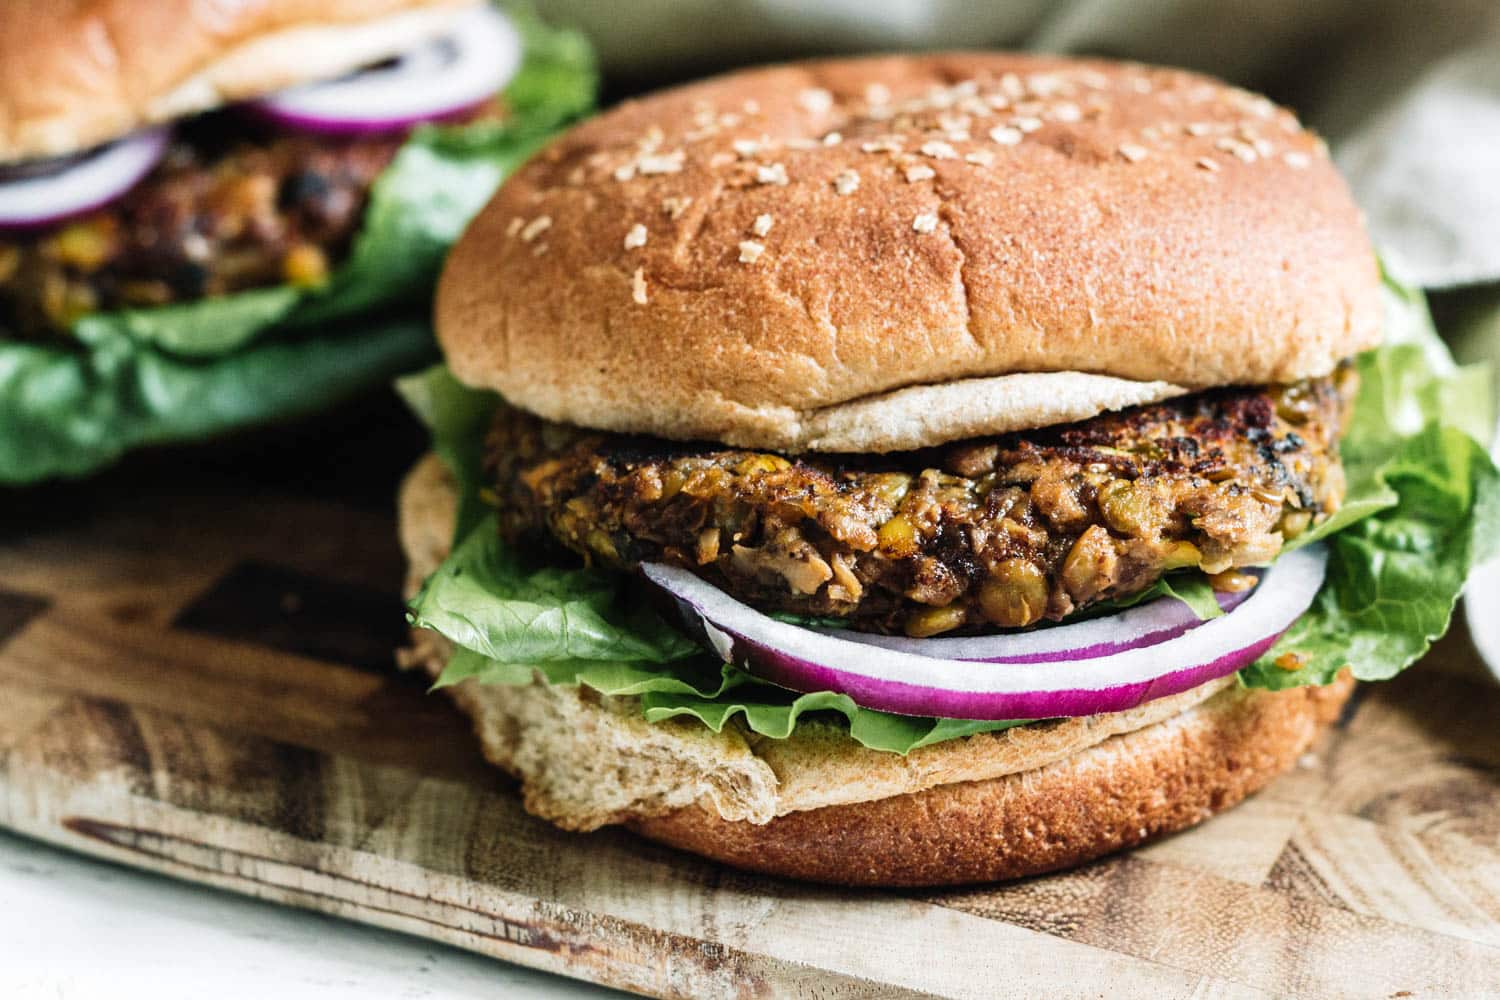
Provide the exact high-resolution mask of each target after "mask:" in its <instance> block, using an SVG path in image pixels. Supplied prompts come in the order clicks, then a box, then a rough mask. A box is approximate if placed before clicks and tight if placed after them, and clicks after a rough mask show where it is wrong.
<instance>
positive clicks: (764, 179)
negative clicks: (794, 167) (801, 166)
mask: <svg viewBox="0 0 1500 1000" xmlns="http://www.w3.org/2000/svg"><path fill="white" fill-rule="evenodd" d="M755 180H756V182H757V183H759V184H776V185H778V186H780V187H785V186H786V185H787V184H788V183H789V182H788V180H787V176H786V164H784V163H769V164H761V165H760V166H758V167H756V168H755Z"/></svg>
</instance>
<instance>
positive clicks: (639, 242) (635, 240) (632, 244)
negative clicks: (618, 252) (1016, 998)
mask: <svg viewBox="0 0 1500 1000" xmlns="http://www.w3.org/2000/svg"><path fill="white" fill-rule="evenodd" d="M645 245H646V227H645V226H643V225H641V224H640V223H639V222H637V223H636V224H635V225H633V226H631V227H630V232H628V233H626V234H625V249H626V250H634V249H635V248H636V247H643V246H645Z"/></svg>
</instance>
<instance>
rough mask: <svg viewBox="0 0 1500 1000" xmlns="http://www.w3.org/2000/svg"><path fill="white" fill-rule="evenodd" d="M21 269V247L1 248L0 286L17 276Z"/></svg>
mask: <svg viewBox="0 0 1500 1000" xmlns="http://www.w3.org/2000/svg"><path fill="white" fill-rule="evenodd" d="M20 268H21V249H20V247H12V246H0V284H4V283H5V282H7V281H9V280H10V279H11V278H14V277H15V276H16V271H18V270H20Z"/></svg>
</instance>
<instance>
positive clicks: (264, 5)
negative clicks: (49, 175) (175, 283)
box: [0, 0, 476, 163]
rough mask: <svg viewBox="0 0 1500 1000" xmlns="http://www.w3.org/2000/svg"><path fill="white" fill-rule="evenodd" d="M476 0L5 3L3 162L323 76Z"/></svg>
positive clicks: (442, 22) (414, 35)
mask: <svg viewBox="0 0 1500 1000" xmlns="http://www.w3.org/2000/svg"><path fill="white" fill-rule="evenodd" d="M475 2H476V0H265V2H261V3H229V4H225V3H201V2H198V0H150V2H142V0H7V2H6V3H4V4H0V163H12V162H16V161H20V160H28V159H35V158H40V157H49V156H63V155H66V154H69V153H76V152H79V151H80V150H84V149H89V148H91V147H93V146H97V145H99V144H100V143H104V142H108V141H110V140H112V139H116V138H119V137H120V136H122V135H124V134H126V133H128V132H131V131H134V130H135V129H138V128H141V127H142V126H145V125H150V124H154V123H158V122H164V121H170V120H172V119H174V118H180V117H182V116H184V115H187V114H192V113H195V112H199V111H206V110H208V109H210V108H215V107H218V106H220V105H222V104H226V103H229V102H231V101H238V100H244V99H246V98H252V97H258V96H260V95H262V94H267V93H270V92H272V91H275V90H281V89H283V88H286V87H290V86H293V85H295V84H299V83H306V82H308V81H312V80H324V79H331V78H333V77H337V76H341V75H342V74H344V73H347V72H349V71H350V70H353V69H357V68H358V67H360V66H365V65H369V64H371V63H374V62H379V61H380V60H382V59H386V58H389V57H390V56H392V55H395V54H397V53H398V52H402V51H404V50H406V49H409V48H411V46H412V45H413V44H415V43H417V42H419V41H421V40H422V39H424V38H427V37H431V36H433V35H436V34H438V33H440V32H441V31H443V30H444V29H445V28H447V27H448V25H450V24H451V23H452V20H453V18H454V17H455V16H456V15H457V13H458V12H460V11H462V10H464V9H467V8H471V7H473V6H474V5H475Z"/></svg>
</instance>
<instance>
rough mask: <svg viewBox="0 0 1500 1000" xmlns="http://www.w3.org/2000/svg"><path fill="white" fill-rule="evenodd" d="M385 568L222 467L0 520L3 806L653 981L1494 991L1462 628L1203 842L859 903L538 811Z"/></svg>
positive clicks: (478, 939)
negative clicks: (478, 742)
mask: <svg viewBox="0 0 1500 1000" xmlns="http://www.w3.org/2000/svg"><path fill="white" fill-rule="evenodd" d="M11 523H15V522H14V520H13V519H12V521H11ZM400 574H401V565H400V561H399V557H398V556H397V554H396V549H395V544H394V539H393V529H392V524H391V519H390V515H389V512H388V510H386V509H384V508H382V507H381V506H380V505H379V503H375V502H367V501H363V500H355V501H351V500H350V499H349V498H347V497H341V498H338V499H329V498H320V497H318V496H317V495H316V491H315V490H313V491H311V492H307V491H295V492H288V493H287V494H285V495H281V494H278V493H276V492H275V491H267V490H265V489H263V488H257V489H254V490H250V489H246V488H244V484H243V482H240V481H236V480H234V479H233V478H232V477H227V476H222V475H221V476H218V477H215V476H209V477H206V481H205V480H203V479H200V480H196V481H195V482H194V484H193V485H192V486H191V487H184V486H183V485H182V484H177V485H161V486H157V487H152V486H150V485H147V486H146V487H144V488H141V489H134V490H130V491H121V492H116V493H114V494H112V495H111V503H110V504H109V505H107V506H102V507H101V506H97V505H90V506H88V507H86V508H85V507H77V506H75V507H73V508H71V509H70V510H68V511H65V512H63V513H61V514H57V513H54V514H53V515H52V516H46V517H42V518H40V519H39V520H38V521H36V522H34V523H33V526H32V529H31V530H28V531H25V532H18V531H9V532H5V533H3V534H0V580H3V581H4V583H3V586H0V824H3V825H5V826H8V827H11V828H13V829H16V830H19V831H21V832H23V833H27V834H30V835H33V836H36V837H40V838H43V839H45V840H48V841H51V842H53V843H58V844H63V845H66V846H68V847H71V848H74V849H77V850H80V851H85V852H88V853H90V854H95V855H99V856H102V857H106V858H111V859H114V860H117V861H120V862H123V863H126V864H131V865H135V866H139V867H142V868H148V869H151V870H154V871H159V872H165V873H167V874H170V875H173V876H176V877H178V878H183V879H188V880H191V881H195V882H200V883H204V884H207V885H212V886H217V887H220V888H224V889H230V890H233V891H236V892H243V893H248V894H250V895H254V896H258V897H261V898H265V899H271V900H276V901H279V902H282V903H286V904H288V905H294V906H301V907H307V908H311V909H316V910H321V911H324V912H328V913H333V914H337V915H340V916H344V917H347V918H349V919H353V920H359V921H364V922H366V923H371V924H376V925H379V926H383V927H390V928H395V929H398V930H402V931H406V932H408V933H412V934H417V935H421V936H424V937H428V938H432V939H434V940H439V941H445V942H448V943H451V944H456V945H459V946H461V947H464V948H469V949H472V950H474V951H478V952H481V953H484V954H487V955H492V956H495V957H497V958H502V959H506V960H508V961H514V962H519V963H522V964H525V965H531V966H535V967H538V968H543V969H548V970H551V971H555V972H559V973H562V974H565V975H570V976H576V977H580V978H585V979H589V980H593V981H596V982H600V983H604V984H607V985H613V986H618V987H622V988H625V989H629V990H634V991H637V992H641V993H646V994H651V995H657V996H667V997H740V996H781V995H787V996H790V995H816V996H824V997H859V996H880V997H889V996H924V995H940V996H954V997H997V996H1018V997H1020V996H1024V997H1034V996H1049V997H1098V996H1102V995H1108V996H1141V997H1182V998H1188V997H1194V998H1204V997H1223V998H1269V997H1284V996H1307V997H1395V996H1413V997H1481V996H1489V995H1500V736H1497V723H1496V720H1497V719H1500V689H1496V688H1495V687H1494V686H1493V685H1491V684H1489V683H1487V682H1486V681H1484V680H1483V678H1482V675H1481V674H1480V672H1479V671H1478V669H1477V665H1476V664H1475V661H1474V657H1473V653H1472V650H1471V649H1470V648H1469V647H1468V645H1467V640H1466V639H1465V637H1464V636H1462V635H1455V636H1451V637H1449V638H1448V639H1446V640H1444V642H1442V643H1441V644H1440V645H1439V647H1438V648H1437V649H1436V650H1435V651H1434V653H1433V654H1432V656H1431V658H1430V660H1431V662H1430V663H1428V664H1424V665H1423V666H1421V667H1419V668H1417V669H1415V670H1413V671H1411V672H1409V673H1407V674H1406V675H1403V677H1401V678H1400V679H1398V680H1396V681H1394V682H1391V683H1389V684H1384V685H1374V686H1369V687H1367V688H1364V689H1362V692H1361V694H1360V696H1359V697H1358V698H1357V699H1356V700H1355V702H1354V703H1353V704H1352V707H1351V709H1350V710H1349V711H1348V712H1346V714H1345V717H1344V719H1343V720H1342V721H1341V723H1340V724H1339V725H1338V726H1337V727H1336V729H1335V731H1334V732H1332V733H1331V734H1330V736H1329V737H1328V738H1327V739H1326V740H1325V741H1324V742H1323V743H1322V744H1321V745H1319V746H1318V747H1317V748H1316V749H1315V751H1314V752H1313V753H1310V754H1308V755H1307V756H1306V757H1304V759H1303V761H1302V763H1301V766H1299V767H1298V768H1297V769H1296V770H1295V771H1294V772H1293V773H1291V774H1288V775H1286V776H1285V777H1284V778H1282V779H1280V780H1278V781H1277V782H1276V783H1275V784H1273V785H1272V786H1271V787H1269V788H1267V789H1266V790H1265V791H1264V792H1263V793H1261V794H1260V795H1258V796H1256V797H1254V798H1252V799H1251V800H1250V801H1248V802H1246V803H1245V804H1244V805H1242V806H1241V807H1239V808H1238V809H1236V810H1233V811H1231V812H1229V813H1227V814H1226V815H1224V816H1221V817H1218V818H1216V819H1214V820H1211V821H1210V822H1208V823H1207V824H1205V825H1203V826H1201V827H1199V828H1197V829H1195V830H1192V831H1189V832H1188V833H1185V834H1182V835H1179V836H1177V837H1173V838H1170V839H1167V840H1164V841H1160V842H1158V843H1156V844H1153V845H1151V846H1148V847H1146V848H1144V849H1142V850H1139V851H1136V852H1134V853H1133V854H1131V855H1127V856H1124V857H1119V858H1113V859H1107V860H1104V861H1101V862H1098V863H1095V864H1093V865H1089V866H1087V867H1085V868H1083V869H1080V870H1078V871H1075V872H1069V873H1064V874H1061V875H1055V876H1050V877H1045V878H1039V879H1031V880H1027V881H1024V882H1020V883H1015V884H1011V885H1003V886H989V887H978V888H972V889H965V890H957V891H948V892H940V893H932V892H921V893H918V892H910V893H900V892H845V891H836V890H831V889H826V888H818V887H809V886H801V885H795V884H791V883H786V882H779V881H776V880H772V879H765V878H760V877H755V876H750V875H745V874H742V873H737V872H734V871H729V870H726V869H723V868H720V867H717V866H715V865H712V864H709V863H707V862H704V861H701V860H699V859H696V858H691V857H687V856H683V855H679V854H676V853H674V852H672V851H669V850H666V849H664V848H660V847H656V846H653V845H650V844H647V843H645V842H642V841H640V840H637V839H635V838H633V837H631V836H629V835H628V834H625V833H623V832H620V831H603V832H600V833H596V834H591V835H587V836H578V835H571V834H565V833H562V832H560V831H557V830H555V829H553V828H552V827H550V826H548V825H546V824H544V823H541V822H539V821H537V820H535V819H533V818H532V817H530V816H528V815H527V814H526V813H525V812H524V811H522V809H521V808H520V806H519V804H518V802H517V801H516V799H515V797H514V796H513V795H512V793H511V791H510V786H509V782H508V781H507V779H505V778H504V777H503V776H501V775H499V774H498V773H496V772H494V771H493V770H491V769H489V768H487V767H486V766H485V765H484V764H483V762H482V761H481V759H480V757H479V754H478V751H477V749H476V748H475V746H474V744H473V741H472V740H471V738H470V735H469V732H468V727H467V723H466V721H465V720H464V719H463V718H462V717H460V716H459V715H458V714H457V713H456V712H455V711H454V710H453V709H452V708H451V707H450V706H449V705H448V704H447V703H446V701H445V700H443V699H442V698H439V697H436V696H431V695H429V694H428V693H427V692H426V690H425V688H424V686H423V684H422V683H421V682H419V681H417V680H415V679H413V678H411V677H406V676H402V675H398V674H397V673H396V672H395V671H394V670H392V669H388V665H389V655H388V654H389V648H390V645H391V644H392V643H394V642H395V641H396V637H397V636H399V634H400V631H401V627H402V623H401V616H400V606H399V601H398V599H397V597H396V594H397V590H398V587H399V581H400ZM1434 667H1440V668H1441V669H1433V668H1434Z"/></svg>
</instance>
